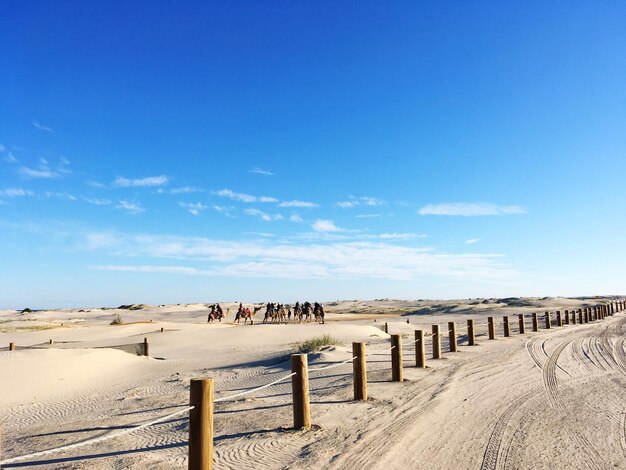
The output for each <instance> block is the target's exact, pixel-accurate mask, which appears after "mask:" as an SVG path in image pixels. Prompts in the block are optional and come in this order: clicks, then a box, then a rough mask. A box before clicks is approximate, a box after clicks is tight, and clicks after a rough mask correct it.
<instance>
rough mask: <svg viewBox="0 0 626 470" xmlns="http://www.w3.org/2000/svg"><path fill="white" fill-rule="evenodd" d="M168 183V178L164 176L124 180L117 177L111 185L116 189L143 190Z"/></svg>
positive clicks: (121, 177)
mask: <svg viewBox="0 0 626 470" xmlns="http://www.w3.org/2000/svg"><path fill="white" fill-rule="evenodd" d="M168 182H169V178H168V177H167V176H165V175H161V176H146V177H145V178H124V177H123V176H118V177H117V178H115V179H114V180H113V182H112V183H111V185H112V186H114V187H116V188H144V187H151V186H163V185H166V184H167V183H168Z"/></svg>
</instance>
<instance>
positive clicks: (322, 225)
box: [311, 219, 345, 232]
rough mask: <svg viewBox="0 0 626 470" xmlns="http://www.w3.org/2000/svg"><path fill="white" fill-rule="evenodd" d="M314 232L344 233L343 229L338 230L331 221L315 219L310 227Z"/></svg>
mask: <svg viewBox="0 0 626 470" xmlns="http://www.w3.org/2000/svg"><path fill="white" fill-rule="evenodd" d="M311 228H312V229H313V230H315V231H316V232H345V229H342V228H339V227H337V226H336V225H335V223H334V222H333V221H332V220H326V219H317V220H316V221H315V222H313V224H312V225H311Z"/></svg>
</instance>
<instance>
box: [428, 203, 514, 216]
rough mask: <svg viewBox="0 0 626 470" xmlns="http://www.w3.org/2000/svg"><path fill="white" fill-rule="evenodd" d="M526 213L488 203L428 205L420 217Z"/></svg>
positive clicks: (510, 207) (512, 207) (511, 207)
mask: <svg viewBox="0 0 626 470" xmlns="http://www.w3.org/2000/svg"><path fill="white" fill-rule="evenodd" d="M525 212H526V211H525V209H524V208H523V207H521V206H499V205H497V204H492V203H488V202H450V203H443V204H428V205H426V206H424V207H422V208H421V209H420V210H419V211H418V213H419V214H420V215H450V216H463V217H475V216H485V215H508V214H524V213H525Z"/></svg>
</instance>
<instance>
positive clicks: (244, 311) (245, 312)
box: [235, 306, 263, 325]
mask: <svg viewBox="0 0 626 470" xmlns="http://www.w3.org/2000/svg"><path fill="white" fill-rule="evenodd" d="M239 308H240V310H241V312H239V311H238V312H237V315H236V316H235V321H236V322H237V323H239V320H241V319H242V318H243V324H244V325H245V324H246V323H248V320H250V324H251V325H254V319H253V318H252V317H254V316H255V315H256V312H258V311H259V310H261V309H262V308H263V307H262V306H260V307H256V306H254V307H253V311H252V312H251V311H250V309H249V308H248V307H246V308H243V307H241V306H240V307H239Z"/></svg>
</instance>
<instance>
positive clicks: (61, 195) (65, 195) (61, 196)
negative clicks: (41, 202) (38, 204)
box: [45, 191, 76, 201]
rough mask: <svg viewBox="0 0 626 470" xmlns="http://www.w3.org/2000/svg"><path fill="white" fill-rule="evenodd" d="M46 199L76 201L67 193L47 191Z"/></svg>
mask: <svg viewBox="0 0 626 470" xmlns="http://www.w3.org/2000/svg"><path fill="white" fill-rule="evenodd" d="M45 194H46V197H48V198H56V199H63V200H65V201H76V197H75V196H73V195H72V194H70V193H68V192H65V191H60V192H59V191H46V193H45Z"/></svg>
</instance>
